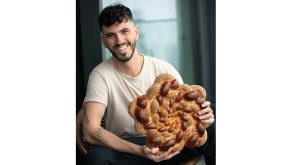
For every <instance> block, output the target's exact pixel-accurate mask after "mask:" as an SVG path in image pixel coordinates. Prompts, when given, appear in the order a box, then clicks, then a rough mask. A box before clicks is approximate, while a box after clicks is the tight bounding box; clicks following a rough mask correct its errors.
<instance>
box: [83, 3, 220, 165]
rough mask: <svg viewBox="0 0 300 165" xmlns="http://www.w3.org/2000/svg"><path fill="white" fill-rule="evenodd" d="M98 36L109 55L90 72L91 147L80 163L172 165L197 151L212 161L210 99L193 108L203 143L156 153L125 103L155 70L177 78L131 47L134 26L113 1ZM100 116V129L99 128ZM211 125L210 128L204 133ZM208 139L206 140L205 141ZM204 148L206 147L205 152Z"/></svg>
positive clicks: (87, 134) (87, 127) (86, 109)
mask: <svg viewBox="0 0 300 165" xmlns="http://www.w3.org/2000/svg"><path fill="white" fill-rule="evenodd" d="M99 25H100V29H101V34H102V35H101V39H102V43H103V44H104V45H105V47H106V48H107V49H108V50H109V51H110V52H111V54H112V56H113V57H112V58H110V59H108V60H106V61H104V62H102V63H101V64H99V65H98V66H96V67H95V68H94V70H93V71H92V72H91V74H90V77H89V81H88V86H87V93H86V96H85V99H84V103H83V136H84V137H83V139H84V140H85V141H86V142H87V143H89V144H91V145H92V148H91V149H89V151H88V153H87V155H86V157H85V163H86V164H88V165H92V164H101V165H104V164H154V163H156V162H160V163H166V164H176V163H180V162H184V161H186V160H189V159H192V157H193V156H196V154H195V153H194V152H198V154H204V155H205V156H206V155H207V157H205V158H206V160H208V161H207V163H206V164H209V161H210V162H212V163H214V160H215V158H214V157H215V151H214V142H213V140H214V138H215V137H214V127H213V128H212V126H213V125H214V124H213V125H211V124H212V123H214V115H213V113H212V109H211V108H210V102H208V101H206V102H204V103H203V105H202V106H203V107H206V108H204V109H203V110H202V111H200V112H199V115H200V119H201V121H202V123H206V124H207V125H211V126H210V127H209V128H208V129H207V130H208V141H207V143H206V144H205V145H204V146H203V147H200V148H197V149H195V151H193V150H189V149H183V150H182V151H181V153H180V154H179V152H173V151H172V149H173V148H172V147H171V148H169V150H168V151H165V152H161V151H159V149H158V148H152V149H150V148H148V147H147V146H146V145H145V138H144V137H143V136H140V135H138V134H137V132H136V131H135V129H134V120H133V119H132V118H131V117H130V116H129V114H128V109H127V108H128V104H129V102H130V101H132V100H133V99H134V98H136V97H138V96H140V95H143V94H145V92H146V90H147V89H148V87H150V85H151V84H152V83H153V82H154V79H155V77H156V76H157V75H159V74H161V73H170V74H172V75H173V76H174V77H175V78H176V79H177V80H178V81H179V82H180V83H181V84H182V83H183V81H182V78H181V76H180V75H179V73H178V72H177V71H176V69H175V68H174V67H173V66H171V65H170V64H169V63H167V62H164V61H162V60H159V59H156V58H152V57H148V56H145V55H143V54H141V53H139V52H138V51H137V50H136V41H137V40H138V37H139V30H138V28H137V27H136V26H135V24H134V22H133V17H132V14H131V11H130V9H128V8H127V7H125V6H123V5H121V4H116V5H112V6H108V7H106V8H105V9H104V10H102V12H101V14H100V16H99ZM103 117H104V118H105V129H104V128H102V127H101V126H100V123H101V120H102V118H103ZM209 129H211V130H212V131H209ZM211 139H212V140H211ZM207 148H211V149H210V150H211V151H210V152H206V151H208V149H207Z"/></svg>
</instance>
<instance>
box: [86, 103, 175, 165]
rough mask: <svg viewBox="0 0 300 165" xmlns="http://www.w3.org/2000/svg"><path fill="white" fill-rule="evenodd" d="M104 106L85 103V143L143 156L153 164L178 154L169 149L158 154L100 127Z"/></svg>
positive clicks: (156, 150)
mask: <svg viewBox="0 0 300 165" xmlns="http://www.w3.org/2000/svg"><path fill="white" fill-rule="evenodd" d="M104 112H105V106H104V105H103V104H100V103H97V102H87V103H85V104H84V108H83V136H84V139H85V140H86V142H88V143H90V144H93V145H101V146H104V147H108V148H111V149H114V150H116V151H119V152H124V153H130V154H134V155H139V156H144V157H147V158H148V159H151V160H153V161H155V162H159V161H162V160H167V159H170V158H171V157H173V156H174V155H176V154H178V153H179V152H173V151H172V150H173V148H172V147H171V148H170V149H169V150H168V151H167V152H160V151H159V149H158V148H152V149H150V148H148V147H147V146H140V145H137V144H134V143H131V142H128V141H126V140H123V139H121V138H119V137H118V136H116V135H115V134H113V133H111V132H109V131H107V130H105V129H103V128H102V127H101V126H100V123H101V120H102V118H103V116H104Z"/></svg>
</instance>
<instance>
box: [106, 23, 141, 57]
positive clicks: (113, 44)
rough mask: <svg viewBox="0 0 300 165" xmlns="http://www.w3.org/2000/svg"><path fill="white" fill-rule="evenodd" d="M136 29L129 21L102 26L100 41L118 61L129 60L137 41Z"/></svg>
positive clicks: (137, 33)
mask: <svg viewBox="0 0 300 165" xmlns="http://www.w3.org/2000/svg"><path fill="white" fill-rule="evenodd" d="M138 35H139V32H138V28H137V27H136V26H134V24H133V22H131V21H127V22H125V21H123V22H122V23H115V24H113V25H111V26H109V27H107V26H102V41H103V43H104V45H105V47H106V48H108V50H109V51H110V52H111V54H112V55H113V56H114V57H115V58H116V59H117V60H119V61H122V62H126V61H129V60H130V59H131V57H132V56H133V53H134V51H135V46H136V41H137V39H138Z"/></svg>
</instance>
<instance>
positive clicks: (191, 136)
mask: <svg viewBox="0 0 300 165" xmlns="http://www.w3.org/2000/svg"><path fill="white" fill-rule="evenodd" d="M205 99H206V92H205V89H204V88H203V87H201V86H199V85H191V86H190V85H187V84H181V85H180V84H179V83H178V81H177V80H176V79H175V78H174V77H173V76H172V75H170V74H167V73H164V74H161V75H158V76H157V77H156V79H155V80H154V84H152V85H151V86H150V87H149V88H148V90H147V92H146V94H145V95H142V96H140V97H138V98H136V99H134V100H133V101H132V102H130V104H129V105H128V112H129V114H130V116H131V117H132V118H133V119H134V126H135V129H136V130H137V132H138V133H140V134H145V135H146V143H147V146H148V147H149V148H154V147H158V148H159V149H160V151H167V150H168V149H169V148H170V147H174V149H173V151H181V150H182V149H183V147H184V146H186V147H199V146H202V145H203V144H204V143H205V142H206V140H207V132H206V125H205V124H202V123H201V120H200V119H199V116H198V114H197V112H198V111H201V109H203V107H202V106H201V104H202V103H203V102H204V101H205Z"/></svg>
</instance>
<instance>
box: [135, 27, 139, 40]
mask: <svg viewBox="0 0 300 165" xmlns="http://www.w3.org/2000/svg"><path fill="white" fill-rule="evenodd" d="M134 33H135V36H136V40H138V39H139V27H138V26H135V27H134Z"/></svg>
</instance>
